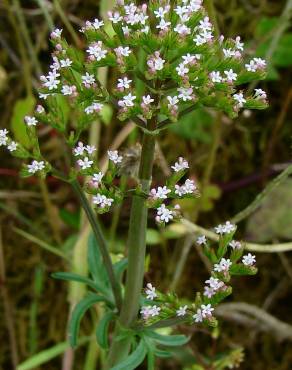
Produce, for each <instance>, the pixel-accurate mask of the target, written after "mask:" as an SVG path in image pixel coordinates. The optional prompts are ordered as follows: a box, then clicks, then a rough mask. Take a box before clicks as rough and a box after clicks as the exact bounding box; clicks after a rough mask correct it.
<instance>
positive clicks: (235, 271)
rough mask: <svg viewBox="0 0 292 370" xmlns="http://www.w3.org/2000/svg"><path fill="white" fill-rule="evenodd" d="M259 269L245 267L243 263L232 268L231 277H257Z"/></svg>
mask: <svg viewBox="0 0 292 370" xmlns="http://www.w3.org/2000/svg"><path fill="white" fill-rule="evenodd" d="M257 271H258V269H257V268H256V267H254V266H245V265H244V264H242V263H238V264H237V265H232V266H231V267H230V270H229V272H230V275H255V274H256V273H257Z"/></svg>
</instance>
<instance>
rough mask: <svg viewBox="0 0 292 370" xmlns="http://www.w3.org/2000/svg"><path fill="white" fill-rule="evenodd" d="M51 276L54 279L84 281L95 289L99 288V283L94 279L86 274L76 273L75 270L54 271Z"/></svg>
mask: <svg viewBox="0 0 292 370" xmlns="http://www.w3.org/2000/svg"><path fill="white" fill-rule="evenodd" d="M51 276H52V278H54V279H59V280H66V281H77V282H79V283H84V284H86V285H88V286H90V287H91V288H92V289H94V290H99V287H98V284H96V283H95V282H94V281H93V280H91V279H88V278H86V277H84V276H81V275H78V274H75V273H73V272H54V273H53V274H52V275H51Z"/></svg>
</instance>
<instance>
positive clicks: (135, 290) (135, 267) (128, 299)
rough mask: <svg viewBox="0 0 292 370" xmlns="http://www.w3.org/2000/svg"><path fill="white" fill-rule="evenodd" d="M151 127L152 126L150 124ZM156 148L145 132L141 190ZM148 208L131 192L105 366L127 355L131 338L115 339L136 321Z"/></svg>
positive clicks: (145, 189)
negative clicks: (120, 286)
mask: <svg viewBox="0 0 292 370" xmlns="http://www.w3.org/2000/svg"><path fill="white" fill-rule="evenodd" d="M152 129H154V127H152ZM154 151H155V136H153V135H148V134H146V133H145V134H144V136H143V142H142V152H141V160H140V168H139V180H140V185H141V190H142V191H143V192H146V193H148V192H149V189H150V184H151V175H152V167H153V161H154ZM147 216H148V209H147V207H146V205H145V199H144V198H143V197H141V196H139V195H134V197H133V201H132V208H131V215H130V225H129V237H128V269H127V278H126V290H125V299H124V301H123V306H122V310H121V313H120V318H119V322H118V324H117V327H116V330H115V333H114V340H113V342H112V346H111V349H110V353H109V358H108V367H109V368H110V367H112V366H113V365H115V364H117V363H119V362H120V361H121V360H122V359H123V358H124V357H125V356H127V354H128V351H129V348H130V343H131V338H129V337H128V338H126V339H119V340H118V339H116V338H117V336H118V334H119V327H120V326H121V327H122V328H125V329H130V328H131V327H132V326H133V324H134V323H135V321H136V318H137V315H138V311H139V301H140V296H141V290H142V286H143V278H144V264H145V251H146V229H147Z"/></svg>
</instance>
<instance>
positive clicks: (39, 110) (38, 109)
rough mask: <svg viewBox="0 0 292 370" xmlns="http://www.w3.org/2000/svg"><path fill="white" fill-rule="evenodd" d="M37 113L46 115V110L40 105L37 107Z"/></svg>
mask: <svg viewBox="0 0 292 370" xmlns="http://www.w3.org/2000/svg"><path fill="white" fill-rule="evenodd" d="M36 112H37V113H38V114H42V113H45V108H44V107H43V106H42V105H40V104H38V105H37V107H36Z"/></svg>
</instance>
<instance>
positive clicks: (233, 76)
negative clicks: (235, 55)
mask: <svg viewBox="0 0 292 370" xmlns="http://www.w3.org/2000/svg"><path fill="white" fill-rule="evenodd" d="M224 73H225V75H226V80H227V82H232V81H236V79H237V73H235V72H233V69H229V71H224Z"/></svg>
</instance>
